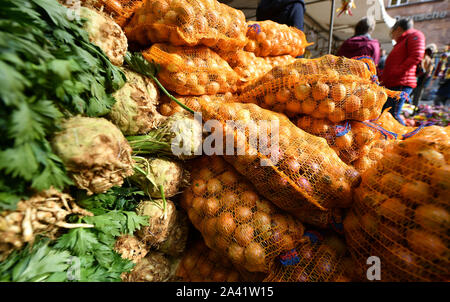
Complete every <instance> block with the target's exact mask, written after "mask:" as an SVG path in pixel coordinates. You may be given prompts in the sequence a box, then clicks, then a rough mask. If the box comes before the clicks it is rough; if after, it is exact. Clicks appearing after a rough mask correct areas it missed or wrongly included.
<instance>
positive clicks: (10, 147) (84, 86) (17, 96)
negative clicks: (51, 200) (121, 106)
mask: <svg viewBox="0 0 450 302" xmlns="http://www.w3.org/2000/svg"><path fill="white" fill-rule="evenodd" d="M67 12H68V11H67V8H66V7H64V6H63V5H61V4H59V3H58V2H57V1H55V0H4V1H2V9H1V10H0V70H1V71H2V72H0V131H1V133H2V134H3V135H2V136H1V137H0V150H1V151H0V210H2V209H14V208H15V206H16V203H17V202H18V201H19V200H20V199H22V198H24V197H26V196H30V195H31V194H32V193H34V192H35V191H41V190H45V189H48V188H49V187H50V186H53V187H55V188H57V189H62V188H64V187H66V186H67V185H71V184H72V182H71V180H70V178H69V177H68V176H67V173H66V170H65V167H64V165H63V163H62V161H61V160H60V159H59V158H58V156H56V155H55V154H54V153H53V152H52V148H51V146H50V143H49V142H48V140H47V138H48V137H50V136H52V135H53V133H54V132H55V131H58V130H60V128H59V124H60V121H61V120H62V119H63V118H65V117H69V116H71V115H76V114H82V115H88V116H93V117H95V116H103V115H106V114H107V113H108V112H109V110H110V108H111V107H112V106H113V105H114V103H115V100H114V98H113V97H112V95H111V93H113V92H114V91H115V90H117V89H119V88H120V87H121V86H122V85H123V84H124V83H125V81H126V78H125V75H124V74H123V72H122V71H121V70H120V69H119V68H118V67H116V66H113V65H112V64H111V62H110V61H109V59H108V58H107V57H106V55H105V54H104V53H103V51H102V50H101V49H100V48H99V47H97V46H95V45H93V44H91V43H90V42H89V36H88V33H87V32H86V31H85V30H83V22H84V21H83V20H80V21H77V20H69V19H68V17H67V16H68V14H67Z"/></svg>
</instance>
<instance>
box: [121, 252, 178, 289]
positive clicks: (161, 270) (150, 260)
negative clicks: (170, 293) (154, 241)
mask: <svg viewBox="0 0 450 302" xmlns="http://www.w3.org/2000/svg"><path fill="white" fill-rule="evenodd" d="M170 273H171V263H170V261H169V259H168V258H167V257H166V256H164V254H163V253H160V252H150V253H149V254H147V256H146V257H145V258H143V259H141V260H140V261H139V262H138V263H137V264H136V266H135V267H134V268H133V269H132V270H131V272H129V273H124V274H122V276H121V277H122V281H124V282H164V281H168V279H169V278H170Z"/></svg>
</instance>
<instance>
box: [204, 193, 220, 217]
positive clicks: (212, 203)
mask: <svg viewBox="0 0 450 302" xmlns="http://www.w3.org/2000/svg"><path fill="white" fill-rule="evenodd" d="M219 209H220V202H219V200H218V199H217V198H215V197H210V198H208V199H206V201H205V202H204V204H203V213H204V214H205V215H206V216H209V217H213V216H215V215H216V214H217V213H218V212H219Z"/></svg>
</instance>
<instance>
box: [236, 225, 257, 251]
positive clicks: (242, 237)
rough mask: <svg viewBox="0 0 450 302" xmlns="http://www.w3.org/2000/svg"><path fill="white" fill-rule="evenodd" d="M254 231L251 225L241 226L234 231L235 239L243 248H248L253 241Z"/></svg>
mask: <svg viewBox="0 0 450 302" xmlns="http://www.w3.org/2000/svg"><path fill="white" fill-rule="evenodd" d="M253 232H254V229H253V227H252V226H251V225H249V224H241V225H240V226H238V227H237V228H236V230H235V231H234V239H235V240H236V242H237V243H238V244H239V245H240V246H243V247H246V246H248V245H249V244H250V243H251V242H252V241H253Z"/></svg>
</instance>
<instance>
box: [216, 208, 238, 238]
mask: <svg viewBox="0 0 450 302" xmlns="http://www.w3.org/2000/svg"><path fill="white" fill-rule="evenodd" d="M216 228H217V231H218V232H219V233H221V234H222V235H224V236H230V235H231V234H232V233H233V232H234V230H235V229H236V223H235V222H234V218H233V214H231V213H229V212H224V213H222V214H221V215H220V216H219V218H218V220H217V223H216Z"/></svg>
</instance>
